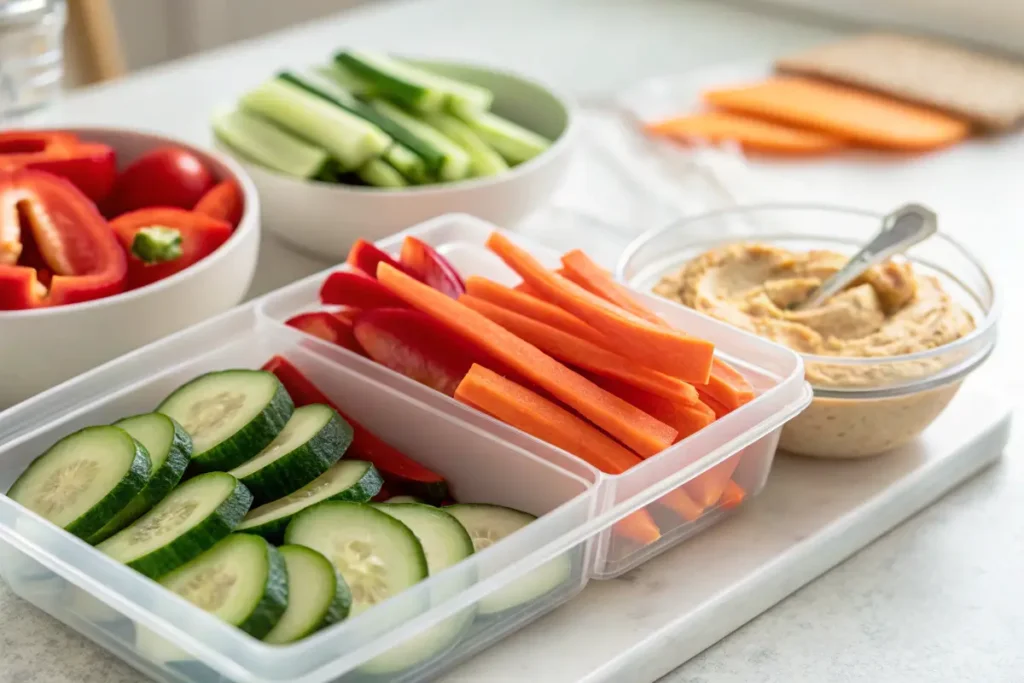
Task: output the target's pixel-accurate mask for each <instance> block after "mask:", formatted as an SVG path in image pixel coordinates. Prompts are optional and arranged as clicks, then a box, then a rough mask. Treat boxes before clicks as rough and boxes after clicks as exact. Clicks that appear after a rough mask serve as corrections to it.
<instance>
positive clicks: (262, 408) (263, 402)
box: [157, 370, 295, 471]
mask: <svg viewBox="0 0 1024 683" xmlns="http://www.w3.org/2000/svg"><path fill="white" fill-rule="evenodd" d="M294 408H295V406H294V404H292V399H291V397H290V396H288V392H287V391H285V388H284V386H283V385H282V384H281V382H280V380H278V379H277V377H275V376H274V375H273V374H271V373H269V372H263V371H262V370H224V371H221V372H210V373H207V374H205V375H200V376H199V377H197V378H195V379H194V380H192V381H191V382H189V383H188V384H185V385H184V386H181V387H179V388H178V389H177V390H176V391H175V392H174V393H172V394H171V395H170V396H168V397H167V398H165V399H164V401H163V403H161V404H160V405H159V406H158V407H157V412H160V413H163V414H164V415H167V416H168V417H172V418H174V419H175V420H177V421H178V422H179V423H180V424H181V426H182V427H184V428H185V431H186V432H188V433H189V435H190V436H191V437H192V465H193V467H194V468H195V469H197V470H199V471H211V470H230V469H231V468H233V467H237V466H238V465H241V464H242V463H243V462H245V461H246V460H248V459H249V458H251V457H252V455H253V453H259V452H260V451H262V450H263V449H264V448H266V447H267V445H268V444H269V443H270V442H271V441H273V440H274V438H275V437H276V436H277V434H278V432H280V431H281V430H282V429H283V428H284V425H285V423H287V422H288V419H289V418H291V416H292V411H293V410H294Z"/></svg>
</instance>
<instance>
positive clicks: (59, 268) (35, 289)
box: [0, 169, 127, 310]
mask: <svg viewBox="0 0 1024 683" xmlns="http://www.w3.org/2000/svg"><path fill="white" fill-rule="evenodd" d="M126 272H127V263H126V259H125V255H124V252H123V251H122V250H121V247H120V245H118V243H117V238H116V237H115V236H114V232H113V231H112V230H111V229H110V226H109V225H108V224H107V221H106V220H105V219H104V218H103V216H101V215H100V213H99V211H98V210H97V208H96V205H95V204H93V203H92V202H91V201H90V200H89V198H88V197H86V196H85V195H84V194H83V193H82V192H81V191H79V190H78V188H76V187H75V186H74V185H72V184H71V183H70V182H68V181H67V180H64V179H63V178H58V177H57V176H54V175H51V174H49V173H43V172H42V171H32V170H25V169H22V170H16V171H9V170H8V171H4V170H0V310H19V309H25V308H41V307H44V306H61V305H65V304H74V303H80V302H83V301H90V300H92V299H99V298H102V297H106V296H110V295H112V294H118V293H119V292H122V291H124V281H125V274H126ZM47 278H49V279H50V281H49V287H48V288H47V285H46V284H45V282H46V280H47Z"/></svg>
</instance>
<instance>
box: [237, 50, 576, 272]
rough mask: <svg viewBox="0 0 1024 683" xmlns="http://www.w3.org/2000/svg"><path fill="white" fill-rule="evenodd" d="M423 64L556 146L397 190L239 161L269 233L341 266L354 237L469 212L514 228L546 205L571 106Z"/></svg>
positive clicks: (507, 77)
mask: <svg viewBox="0 0 1024 683" xmlns="http://www.w3.org/2000/svg"><path fill="white" fill-rule="evenodd" d="M422 63H424V64H429V65H430V67H431V69H432V70H435V71H438V72H440V73H443V74H446V75H448V76H452V77H454V78H459V79H461V80H464V81H468V82H470V83H476V84H478V85H482V86H484V87H486V88H489V89H490V90H491V91H492V92H493V93H494V105H493V107H492V110H493V111H494V112H495V113H496V114H499V115H500V116H504V117H506V118H508V119H509V120H511V121H514V122H516V123H518V124H520V125H522V126H525V127H527V128H529V129H530V130H533V131H536V132H538V133H540V134H542V135H544V136H546V137H548V138H549V139H551V140H553V141H554V144H552V146H551V148H550V149H549V150H547V151H546V152H545V153H544V154H541V155H539V156H537V157H536V158H534V159H531V160H530V161H528V162H526V163H524V164H521V165H519V166H517V167H515V168H513V169H511V170H510V171H509V172H507V173H503V174H502V175H500V176H494V177H493V178H479V179H472V180H463V181H459V182H455V183H445V184H438V185H424V186H419V187H411V188H408V189H401V190H394V189H379V188H372V187H354V186H352V187H349V186H345V185H337V184H333V183H322V182H317V181H306V180H299V179H296V178H292V177H288V176H284V175H280V174H277V173H274V172H273V171H269V170H267V169H265V168H263V167H262V166H257V165H254V164H252V163H247V162H246V161H245V160H240V163H241V164H242V165H243V166H245V169H246V170H247V171H248V172H249V174H250V175H251V176H252V178H253V181H254V182H255V183H256V187H258V188H259V191H260V198H261V199H262V201H263V212H264V223H265V224H266V227H267V229H268V230H270V231H271V232H273V233H274V234H276V235H277V236H278V237H280V238H281V239H282V240H285V241H286V242H288V243H289V244H291V245H292V246H294V247H297V248H299V249H300V250H302V251H305V252H309V253H311V254H316V255H317V256H318V257H321V258H329V259H332V260H336V261H340V260H343V259H344V258H345V256H346V255H347V253H348V249H349V247H350V246H351V244H352V242H354V241H355V240H356V239H357V238H359V237H362V238H364V239H367V240H370V241H373V240H377V239H380V238H382V237H386V236H387V235H390V234H393V233H395V232H398V231H399V230H404V229H405V228H407V227H409V226H410V225H416V224H417V223H421V222H422V221H425V220H427V219H429V218H433V217H434V216H439V215H441V214H446V213H468V214H471V215H474V216H478V217H480V218H483V219H485V220H488V221H491V222H492V223H496V224H497V225H501V226H503V227H511V226H513V225H515V224H516V223H518V222H519V221H521V220H522V219H523V218H525V217H526V216H527V215H529V214H530V213H531V212H533V211H534V210H535V209H537V208H539V207H540V206H541V205H543V204H544V203H545V202H546V201H547V200H548V198H549V197H550V196H551V194H552V193H553V192H554V191H555V190H556V189H557V188H558V186H559V184H560V183H561V182H562V180H563V178H564V177H565V174H566V172H567V171H568V166H569V160H570V157H571V151H572V148H573V141H574V133H575V126H574V117H573V111H572V109H573V105H572V104H571V103H570V101H569V100H568V99H566V98H565V97H562V96H560V95H556V94H554V93H553V92H552V91H551V90H550V89H548V88H546V87H544V86H541V85H540V84H538V83H536V82H534V81H531V80H528V79H526V78H522V77H520V76H516V75H513V74H510V73H507V72H503V71H497V70H493V69H488V68H482V67H475V66H468V65H460V64H451V63H446V62H433V61H432V62H422ZM221 149H222V150H223V149H225V148H224V147H221ZM225 151H228V150H225Z"/></svg>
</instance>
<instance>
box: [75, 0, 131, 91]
mask: <svg viewBox="0 0 1024 683" xmlns="http://www.w3.org/2000/svg"><path fill="white" fill-rule="evenodd" d="M67 8H68V14H67V17H68V19H67V28H66V29H65V38H64V42H65V58H64V65H65V71H66V73H67V79H66V80H67V82H68V83H69V85H72V86H76V85H89V84H91V83H99V82H102V81H108V80H111V79H114V78H120V77H121V76H123V75H124V74H125V71H126V68H125V60H124V50H123V48H122V46H121V38H120V36H119V35H118V32H117V21H116V19H115V17H114V10H113V8H112V7H111V4H110V0H67Z"/></svg>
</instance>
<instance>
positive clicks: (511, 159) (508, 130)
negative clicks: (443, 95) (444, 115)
mask: <svg viewBox="0 0 1024 683" xmlns="http://www.w3.org/2000/svg"><path fill="white" fill-rule="evenodd" d="M457 115H458V117H459V118H461V119H462V120H463V121H465V122H466V123H467V124H469V127H470V128H472V129H473V131H474V132H475V133H476V134H477V135H479V136H480V138H481V139H482V140H483V141H484V142H486V143H487V144H488V145H490V146H491V147H493V148H494V149H495V150H497V152H498V154H500V155H501V156H503V157H505V161H507V162H508V163H510V164H512V165H513V166H514V165H516V164H521V163H523V162H524V161H529V160H530V159H532V158H534V157H535V156H537V155H538V154H542V153H544V152H545V151H547V149H548V148H549V147H550V146H551V141H550V140H548V139H547V138H545V137H544V136H542V135H538V134H537V133H534V132H533V131H532V130H527V129H525V128H523V127H522V126H520V125H517V124H515V123H512V122H511V121H509V120H508V119H503V118H501V117H500V116H498V115H496V114H492V113H490V112H487V111H475V112H462V111H459V112H457Z"/></svg>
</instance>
